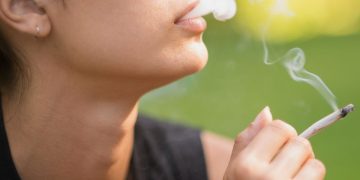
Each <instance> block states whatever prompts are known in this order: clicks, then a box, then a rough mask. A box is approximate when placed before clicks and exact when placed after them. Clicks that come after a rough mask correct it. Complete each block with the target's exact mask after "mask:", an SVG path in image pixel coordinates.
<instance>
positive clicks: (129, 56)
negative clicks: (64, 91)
mask: <svg viewBox="0 0 360 180" xmlns="http://www.w3.org/2000/svg"><path fill="white" fill-rule="evenodd" d="M131 1H132V2H134V1H133V0H131ZM150 2H151V1H148V0H146V2H139V4H141V3H142V4H145V5H143V6H141V7H136V6H133V8H121V9H115V10H110V11H108V12H107V13H104V12H103V11H97V10H98V9H101V8H96V9H91V8H89V9H87V11H89V12H84V11H85V10H84V11H80V12H81V14H77V15H76V16H75V15H72V16H71V17H70V16H69V17H68V18H64V19H63V21H64V22H62V23H60V24H59V26H60V25H61V26H63V25H67V27H68V28H66V29H65V28H62V29H65V30H63V31H61V32H60V33H61V34H60V36H61V37H62V38H63V39H62V45H61V46H62V47H64V48H65V54H67V56H68V58H67V59H68V61H67V63H68V65H69V66H71V67H72V68H73V69H76V70H78V71H84V72H87V74H89V72H90V73H96V74H97V75H101V74H106V75H109V74H111V75H116V76H126V77H132V76H133V77H136V78H138V77H139V76H142V77H159V78H161V77H164V78H171V77H180V76H184V75H187V74H190V73H193V72H196V71H198V70H200V69H202V68H203V67H204V65H205V63H206V60H207V51H206V47H205V46H204V44H203V43H202V41H201V39H200V37H187V36H184V35H183V34H182V32H179V30H177V29H176V28H175V27H174V24H173V19H174V17H173V16H174V12H172V13H171V12H170V11H169V10H168V8H166V7H164V5H159V4H156V3H150ZM128 3H130V2H128ZM146 3H148V4H146ZM132 4H134V3H132ZM137 4H138V3H137ZM124 6H125V7H126V6H127V5H124ZM151 6H152V7H153V8H146V9H141V8H142V7H151ZM103 8H108V9H109V8H111V7H108V6H106V7H103ZM159 12H162V13H159ZM59 29H61V27H59Z"/></svg>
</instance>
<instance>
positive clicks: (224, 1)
mask: <svg viewBox="0 0 360 180" xmlns="http://www.w3.org/2000/svg"><path fill="white" fill-rule="evenodd" d="M210 13H213V15H214V17H215V19H217V20H219V21H226V20H228V19H231V18H233V17H234V16H235V14H236V2H235V0H200V2H199V4H198V5H197V6H196V7H195V8H194V9H193V10H192V11H191V12H190V13H188V14H187V15H186V16H184V18H183V19H189V18H196V17H201V16H205V15H207V14H210Z"/></svg>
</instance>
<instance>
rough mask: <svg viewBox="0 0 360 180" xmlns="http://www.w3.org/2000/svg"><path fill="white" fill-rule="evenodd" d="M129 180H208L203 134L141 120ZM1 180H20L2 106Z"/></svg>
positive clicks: (0, 129)
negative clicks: (202, 141)
mask: <svg viewBox="0 0 360 180" xmlns="http://www.w3.org/2000/svg"><path fill="white" fill-rule="evenodd" d="M127 179H128V180H206V179H208V177H207V171H206V164H205V157H204V152H203V148H202V143H201V139H200V131H199V130H197V129H192V128H188V127H184V126H181V125H175V124H170V123H165V122H161V121H156V120H153V119H151V118H148V117H144V116H139V118H138V120H137V123H136V125H135V144H134V149H133V155H132V158H131V163H130V169H129V174H128V177H127ZM0 180H20V176H19V174H18V173H17V171H16V167H15V165H14V162H13V160H12V157H11V151H10V147H9V143H8V140H7V135H6V131H5V127H4V121H3V116H2V108H1V106H0Z"/></svg>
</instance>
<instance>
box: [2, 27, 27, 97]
mask: <svg viewBox="0 0 360 180" xmlns="http://www.w3.org/2000/svg"><path fill="white" fill-rule="evenodd" d="M24 72H25V71H24V67H23V64H22V61H21V58H20V53H18V51H17V50H16V49H15V48H14V47H11V45H10V43H9V41H8V40H7V39H6V38H5V36H4V34H3V33H2V32H1V31H0V92H1V93H10V94H12V93H14V91H15V88H16V86H17V85H19V82H20V81H21V79H22V78H21V77H23V75H24Z"/></svg>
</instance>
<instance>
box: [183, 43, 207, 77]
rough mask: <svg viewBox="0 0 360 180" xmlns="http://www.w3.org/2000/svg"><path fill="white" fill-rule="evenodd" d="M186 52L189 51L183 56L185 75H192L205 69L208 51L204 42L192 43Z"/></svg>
mask: <svg viewBox="0 0 360 180" xmlns="http://www.w3.org/2000/svg"><path fill="white" fill-rule="evenodd" d="M185 52H187V53H188V54H187V55H185V57H184V58H183V61H184V64H183V65H184V68H183V70H184V73H185V75H190V74H193V73H196V72H199V71H201V70H202V69H204V67H205V66H206V64H207V61H208V51H207V48H206V46H205V44H204V43H203V42H201V43H192V44H190V45H189V46H188V47H187V51H185Z"/></svg>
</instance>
